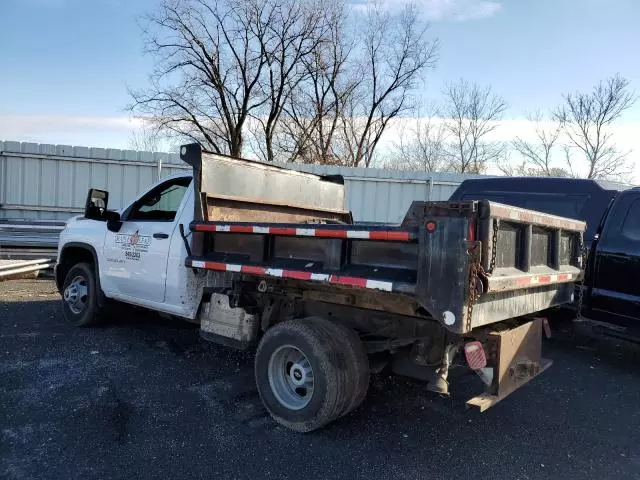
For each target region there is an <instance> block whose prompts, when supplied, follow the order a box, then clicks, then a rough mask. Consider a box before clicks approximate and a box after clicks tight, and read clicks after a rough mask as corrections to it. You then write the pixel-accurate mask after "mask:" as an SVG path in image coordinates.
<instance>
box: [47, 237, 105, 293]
mask: <svg viewBox="0 0 640 480" xmlns="http://www.w3.org/2000/svg"><path fill="white" fill-rule="evenodd" d="M81 262H86V263H91V264H93V265H94V266H95V272H96V286H97V287H98V302H99V303H102V299H103V298H104V296H103V293H102V290H101V288H100V276H99V275H98V258H97V256H96V252H95V250H94V249H93V248H92V247H91V246H90V245H84V244H68V245H66V246H65V247H64V249H63V250H62V252H61V254H60V260H59V262H58V265H57V266H56V286H57V287H58V290H62V284H63V283H64V279H65V278H66V276H67V273H68V272H69V270H70V269H71V267H73V266H74V265H76V264H77V263H81Z"/></svg>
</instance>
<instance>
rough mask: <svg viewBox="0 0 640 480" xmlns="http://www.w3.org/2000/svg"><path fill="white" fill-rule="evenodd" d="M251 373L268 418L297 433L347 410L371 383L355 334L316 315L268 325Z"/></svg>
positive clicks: (306, 430)
mask: <svg viewBox="0 0 640 480" xmlns="http://www.w3.org/2000/svg"><path fill="white" fill-rule="evenodd" d="M255 374H256V383H257V385H258V392H259V393H260V397H261V398H262V401H263V403H264V405H265V407H266V408H267V410H268V411H269V413H270V414H271V416H272V417H273V418H274V419H275V420H276V421H277V422H278V423H280V424H282V425H284V426H285V427H287V428H290V429H292V430H295V431H298V432H310V431H312V430H315V429H317V428H320V427H322V426H324V425H326V424H328V423H329V422H331V421H333V420H335V419H337V418H340V417H342V416H344V415H346V414H347V413H349V412H351V411H352V410H353V409H355V408H356V407H357V406H358V405H360V403H362V401H363V400H364V398H365V396H366V394H367V389H368V386H369V362H368V358H367V353H366V350H365V348H364V345H363V343H362V342H361V341H360V339H359V338H358V335H357V334H356V333H355V332H354V331H353V330H351V329H349V328H347V327H345V326H343V325H340V324H337V323H334V322H331V321H329V320H326V319H323V318H318V317H310V318H306V319H301V320H291V321H286V322H283V323H280V324H278V325H276V326H274V327H272V328H271V329H269V330H268V331H267V332H266V334H265V335H264V337H263V338H262V340H261V342H260V345H259V346H258V351H257V353H256V364H255Z"/></svg>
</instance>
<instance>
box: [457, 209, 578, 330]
mask: <svg viewBox="0 0 640 480" xmlns="http://www.w3.org/2000/svg"><path fill="white" fill-rule="evenodd" d="M479 213H480V215H479V218H478V224H477V225H476V229H477V236H478V239H479V242H478V244H477V245H476V246H477V247H479V252H478V251H476V252H474V254H473V255H472V256H473V259H472V270H473V269H474V268H473V266H474V265H475V266H476V267H477V269H476V271H477V274H478V276H479V277H480V278H479V280H480V282H479V285H480V289H479V291H478V292H477V293H476V295H475V299H476V301H475V302H472V305H471V307H472V308H471V309H470V311H471V312H472V315H471V316H470V318H467V321H468V322H469V323H468V327H469V328H470V329H473V328H476V327H479V326H482V325H487V324H490V323H495V322H498V321H501V320H505V319H508V318H513V317H520V316H523V315H528V314H531V313H534V312H539V311H541V310H545V309H547V308H550V307H553V306H556V305H561V304H563V303H569V302H571V301H572V300H573V294H574V287H573V282H575V281H579V280H580V279H581V278H582V275H583V271H582V249H583V238H582V236H583V233H584V230H585V228H586V224H585V223H584V222H581V221H578V220H572V219H568V218H563V217H557V216H555V215H548V214H545V213H540V212H534V211H531V210H525V209H522V208H518V207H512V206H509V205H502V204H499V203H495V202H489V201H482V202H480V205H479ZM470 300H473V296H471V298H470Z"/></svg>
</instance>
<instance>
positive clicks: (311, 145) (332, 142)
mask: <svg viewBox="0 0 640 480" xmlns="http://www.w3.org/2000/svg"><path fill="white" fill-rule="evenodd" d="M324 5H325V8H326V9H327V10H326V15H327V16H326V18H327V22H326V24H327V29H326V31H325V32H324V36H323V37H322V39H321V41H320V42H318V43H317V44H316V49H315V51H314V52H313V54H312V55H310V56H309V57H307V58H306V59H305V60H304V68H305V70H306V72H307V76H306V78H305V79H304V80H303V81H301V82H300V83H299V84H298V85H297V88H296V89H295V90H293V92H292V95H291V97H290V99H289V102H288V103H287V104H286V106H285V111H284V118H283V121H282V123H281V130H280V132H279V135H278V147H279V149H280V150H281V151H282V152H283V154H284V156H286V157H287V158H288V160H289V161H297V162H303V163H321V164H331V163H339V162H340V160H339V159H338V155H337V152H336V143H337V138H338V136H339V134H340V128H339V122H340V119H341V117H340V114H341V112H343V111H344V109H345V106H346V103H347V100H348V98H349V97H350V96H351V95H352V94H353V92H354V89H355V88H356V87H357V81H356V79H355V77H354V75H353V72H352V70H353V69H352V66H351V64H350V60H351V57H350V55H351V52H352V50H353V48H354V39H353V36H352V35H350V34H349V32H348V31H347V27H346V23H347V19H348V16H347V10H346V9H345V5H344V2H343V0H333V1H331V0H329V1H326V2H325V3H324Z"/></svg>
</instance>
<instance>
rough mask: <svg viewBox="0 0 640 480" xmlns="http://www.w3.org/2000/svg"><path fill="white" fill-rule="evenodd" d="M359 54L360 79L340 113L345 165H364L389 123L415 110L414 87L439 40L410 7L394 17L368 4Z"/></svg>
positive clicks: (432, 58) (431, 63) (434, 54)
mask: <svg viewBox="0 0 640 480" xmlns="http://www.w3.org/2000/svg"><path fill="white" fill-rule="evenodd" d="M364 20H365V22H366V25H365V27H364V29H363V31H362V37H361V38H359V39H358V40H357V42H358V44H359V45H361V46H362V49H361V51H359V52H357V53H358V59H357V64H358V70H359V78H358V82H357V87H356V88H355V89H354V91H353V94H352V95H350V96H349V98H348V99H347V101H346V102H345V108H344V109H343V111H342V112H341V116H342V118H341V121H340V125H341V130H342V131H341V140H342V145H341V150H342V152H341V155H342V156H343V158H344V163H345V164H346V165H348V166H366V167H368V166H369V165H370V163H371V161H372V159H373V153H374V151H375V148H376V146H377V145H378V142H379V141H380V138H381V136H382V134H383V132H384V131H385V129H386V128H387V126H388V124H389V121H391V120H392V119H394V118H396V117H398V116H399V115H401V114H403V113H405V112H407V111H409V110H411V109H413V108H415V103H414V99H413V98H412V96H411V93H412V91H413V90H414V89H415V87H416V86H417V83H418V82H419V81H420V80H421V78H422V76H423V74H424V73H425V71H426V70H427V69H428V68H431V67H433V66H434V65H435V61H436V57H437V47H438V42H437V41H430V40H428V39H427V38H426V28H427V26H426V24H425V23H423V22H422V21H421V20H420V17H419V16H418V13H417V11H416V9H415V7H413V6H411V5H408V6H406V7H405V8H404V9H403V10H402V11H401V12H400V13H399V14H397V15H392V14H391V13H390V12H389V10H388V9H384V8H383V7H382V6H381V5H380V4H377V3H375V4H369V6H368V7H367V13H366V16H365V18H364Z"/></svg>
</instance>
